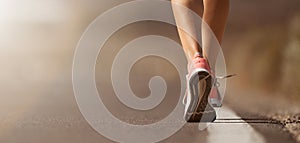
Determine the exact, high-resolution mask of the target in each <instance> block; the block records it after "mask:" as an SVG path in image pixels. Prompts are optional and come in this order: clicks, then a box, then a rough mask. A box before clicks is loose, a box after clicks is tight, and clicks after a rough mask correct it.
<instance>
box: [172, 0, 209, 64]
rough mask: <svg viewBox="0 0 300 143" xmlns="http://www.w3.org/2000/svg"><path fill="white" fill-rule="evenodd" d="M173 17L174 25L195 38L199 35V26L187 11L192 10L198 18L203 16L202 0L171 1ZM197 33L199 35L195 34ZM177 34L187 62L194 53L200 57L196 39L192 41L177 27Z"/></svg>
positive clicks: (200, 50)
mask: <svg viewBox="0 0 300 143" xmlns="http://www.w3.org/2000/svg"><path fill="white" fill-rule="evenodd" d="M171 2H172V8H173V13H174V17H175V20H176V24H177V25H180V26H182V27H184V28H185V30H186V29H188V32H189V33H190V34H193V36H194V37H196V38H201V37H197V35H198V34H200V31H199V30H200V29H201V24H199V25H197V24H196V22H195V19H193V18H195V17H193V16H192V14H191V13H189V11H188V10H187V9H184V8H182V7H186V8H189V9H191V10H193V11H194V12H195V13H196V14H198V15H199V16H200V17H202V15H203V1H202V0H171ZM197 32H199V33H197ZM178 33H179V37H180V40H181V44H182V47H183V50H184V52H185V54H186V57H187V60H188V61H189V62H190V61H191V60H192V59H193V58H194V56H195V54H196V53H200V54H201V56H202V48H201V47H200V45H199V43H198V42H197V39H194V38H193V36H192V35H190V34H188V33H187V32H186V31H184V30H182V29H181V28H179V27H178Z"/></svg>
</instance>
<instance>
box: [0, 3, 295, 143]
mask: <svg viewBox="0 0 300 143" xmlns="http://www.w3.org/2000/svg"><path fill="white" fill-rule="evenodd" d="M127 1H130V0H122V1H116V0H101V1H99V0H26V1H25V0H1V1H0V31H1V32H0V65H1V70H0V142H20V141H22V142H41V141H43V142H53V141H57V142H74V141H75V142H76V141H77V142H81V141H87V142H93V141H95V140H94V139H95V138H99V140H102V141H104V142H108V140H107V139H105V138H103V137H101V136H100V135H98V134H97V133H96V132H92V129H91V128H90V127H89V125H88V124H87V123H86V122H85V121H84V119H83V117H82V116H81V115H80V112H79V110H78V107H77V104H76V101H75V97H74V95H73V90H72V60H73V55H74V52H75V48H76V45H77V43H78V41H79V39H80V37H81V35H82V33H83V32H84V30H85V29H86V27H87V26H88V25H89V24H90V23H91V22H92V21H93V20H94V19H95V18H96V17H97V16H98V15H99V14H101V13H103V12H104V11H106V10H108V9H110V8H112V7H114V6H116V5H118V4H121V3H124V2H127ZM145 24H146V25H147V23H144V24H143V23H140V24H136V25H132V27H131V28H130V27H128V28H127V30H126V29H125V32H126V31H127V32H131V33H130V34H128V35H131V37H137V36H140V35H143V34H144V35H145V34H147V28H149V26H148V27H147V26H145ZM148 24H149V25H150V26H159V25H160V26H162V27H169V28H166V29H164V30H169V32H165V31H161V29H159V28H158V29H159V30H157V32H155V30H154V32H153V31H152V33H154V34H155V33H156V34H159V33H160V34H162V35H163V34H164V33H168V34H171V35H169V37H173V39H177V40H178V35H176V29H175V27H170V26H167V25H164V26H163V25H161V24H158V23H153V22H152V23H151V22H149V23H148ZM143 25H144V26H143ZM136 28H139V30H136ZM130 29H131V30H130ZM134 29H135V30H134ZM153 29H154V28H153ZM143 31H144V32H143ZM145 31H146V32H145ZM123 32H124V31H123ZM148 32H149V31H148ZM148 34H149V33H148ZM168 34H166V35H165V36H168ZM172 34H173V35H172ZM126 36H127V34H123V38H124V39H123V38H122V34H119V37H115V39H114V38H112V39H111V42H110V43H116V42H113V41H114V40H115V41H119V43H116V44H119V45H120V43H122V41H123V42H124V41H126V38H127V41H128V37H126ZM120 41H121V42H120ZM222 45H223V46H222V47H223V50H224V54H225V58H226V61H227V68H228V73H236V74H237V75H238V76H236V77H234V78H232V79H229V80H228V81H227V82H228V88H227V95H226V97H225V102H226V103H228V104H229V105H231V106H232V108H238V109H245V110H247V109H249V107H251V109H253V110H255V111H258V110H263V111H265V112H263V113H262V114H265V115H269V114H270V115H271V116H273V115H278V116H280V117H281V116H283V117H284V116H285V115H294V114H296V113H299V105H300V1H299V0H272V1H267V0H242V1H241V0H231V9H230V16H229V21H228V24H227V29H226V33H225V35H224V42H223V43H222ZM106 46H108V47H109V46H111V45H109V44H108V45H106ZM106 56H107V58H110V57H109V55H106ZM149 60H150V59H145V63H147V62H148V63H150V64H151V62H149ZM154 63H161V62H160V61H159V60H158V61H156V62H155V61H154ZM99 64H100V65H101V64H105V63H101V62H100V63H99ZM163 65H165V66H163ZM166 65H167V67H168V63H167V62H163V63H162V65H158V69H160V68H163V67H166ZM103 66H105V65H103ZM169 66H170V68H171V67H172V66H171V65H169ZM136 71H137V72H138V71H141V70H139V69H138V68H136ZM99 72H102V71H101V70H100V71H99ZM153 72H157V70H154V71H153ZM158 72H160V70H158ZM152 74H153V73H152ZM165 76H166V77H167V78H170V81H172V79H173V78H175V79H177V76H176V74H175V75H174V76H173V74H171V75H165ZM101 77H102V76H101V74H100V75H99V76H97V78H98V80H97V81H98V84H99V85H105V83H106V81H105V80H103V79H101ZM133 80H135V79H133ZM170 83H171V82H170ZM144 85H145V87H141V88H138V86H134V87H133V89H135V90H136V91H135V92H137V93H138V94H139V95H143V94H148V93H149V91H148V90H146V91H145V90H142V89H143V88H147V87H146V85H147V82H145V83H144V82H142V84H141V85H139V86H144ZM174 86H175V87H177V86H178V85H177V84H175V85H174ZM170 94H171V93H170ZM108 102H109V101H108ZM172 105H173V104H172ZM243 105H244V106H243ZM247 105H249V106H247ZM120 106H121V105H120ZM252 107H253V108H252ZM255 107H256V108H258V107H259V108H258V109H256V108H255ZM168 111H169V110H168ZM255 111H253V112H255ZM276 117H277V116H276ZM274 118H275V117H274ZM82 128H84V129H86V130H88V131H84V130H82ZM46 138H47V139H49V140H45V139H46ZM50 138H51V139H50ZM62 140H63V141H62Z"/></svg>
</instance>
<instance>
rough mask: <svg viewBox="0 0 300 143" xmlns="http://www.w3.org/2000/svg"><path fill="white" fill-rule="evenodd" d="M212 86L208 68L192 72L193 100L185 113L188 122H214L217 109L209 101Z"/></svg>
mask: <svg viewBox="0 0 300 143" xmlns="http://www.w3.org/2000/svg"><path fill="white" fill-rule="evenodd" d="M201 84H202V85H201ZM211 87H212V81H211V76H210V74H209V73H208V72H207V71H206V70H204V69H199V70H197V71H195V72H194V73H192V76H191V78H190V83H189V92H190V93H191V98H192V99H191V101H192V102H191V104H190V105H189V106H188V109H187V114H186V115H185V120H186V121H187V122H213V121H214V120H215V119H216V113H215V110H214V109H213V108H212V107H211V105H210V104H209V103H208V96H209V93H210V90H211ZM201 88H202V89H201ZM199 89H200V91H199Z"/></svg>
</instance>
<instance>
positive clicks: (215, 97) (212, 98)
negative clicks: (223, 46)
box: [209, 72, 236, 107]
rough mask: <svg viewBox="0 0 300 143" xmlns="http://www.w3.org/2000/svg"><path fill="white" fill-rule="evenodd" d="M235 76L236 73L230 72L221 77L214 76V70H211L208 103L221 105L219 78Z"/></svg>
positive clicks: (215, 105)
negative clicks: (211, 81)
mask: <svg viewBox="0 0 300 143" xmlns="http://www.w3.org/2000/svg"><path fill="white" fill-rule="evenodd" d="M233 76H236V74H231V75H227V76H223V77H215V75H214V72H212V77H213V86H212V89H211V92H210V95H209V104H210V105H212V106H213V107H222V100H223V99H222V97H221V94H220V91H219V88H218V87H219V86H220V83H219V82H218V80H219V79H225V78H229V77H233Z"/></svg>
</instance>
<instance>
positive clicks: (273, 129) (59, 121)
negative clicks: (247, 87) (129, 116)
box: [0, 86, 295, 143]
mask: <svg viewBox="0 0 300 143" xmlns="http://www.w3.org/2000/svg"><path fill="white" fill-rule="evenodd" d="M3 91H5V90H2V92H3ZM72 92H73V91H72V87H71V86H68V87H62V86H61V87H60V88H59V87H56V88H45V87H44V88H38V87H37V88H36V90H27V89H26V88H24V89H23V90H22V89H19V90H18V91H15V93H14V94H13V92H10V93H11V94H4V93H3V95H10V96H1V100H0V101H1V109H0V110H1V112H0V132H1V134H0V142H3V143H19V142H22V143H38V142H43V143H53V142H57V143H60V142H61V143H82V142H86V143H96V142H97V143H99V142H105V143H110V142H112V141H110V140H108V139H107V138H105V137H103V136H102V135H100V134H98V133H97V132H96V131H95V130H93V129H92V128H91V127H90V126H89V124H88V123H87V122H86V121H85V119H84V118H83V116H82V115H81V113H80V111H79V109H78V107H77V104H76V101H75V98H74V96H73V93H72ZM44 95H48V96H44ZM142 122H148V121H147V120H143V121H142ZM106 126H110V125H106ZM161 142H162V143H181V142H189V143H196V142H197V143H199V142H202V143H219V142H220V143H231V142H239V143H253V142H255V143H293V142H295V141H294V140H293V139H292V137H291V136H290V135H289V134H288V133H287V132H285V131H283V130H282V125H281V124H279V123H277V122H275V121H272V120H270V119H267V118H262V117H258V116H255V115H252V114H247V113H246V112H245V113H244V114H243V116H239V115H237V114H236V113H235V112H234V111H232V110H231V109H230V108H228V107H227V106H226V105H225V106H224V107H222V108H221V109H220V110H219V112H218V119H217V120H216V121H215V123H212V124H210V125H209V126H208V128H206V129H204V130H199V124H186V125H184V126H183V128H182V129H180V130H179V131H178V132H177V133H175V134H174V135H172V136H171V137H170V138H167V139H166V140H163V141H161Z"/></svg>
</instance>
